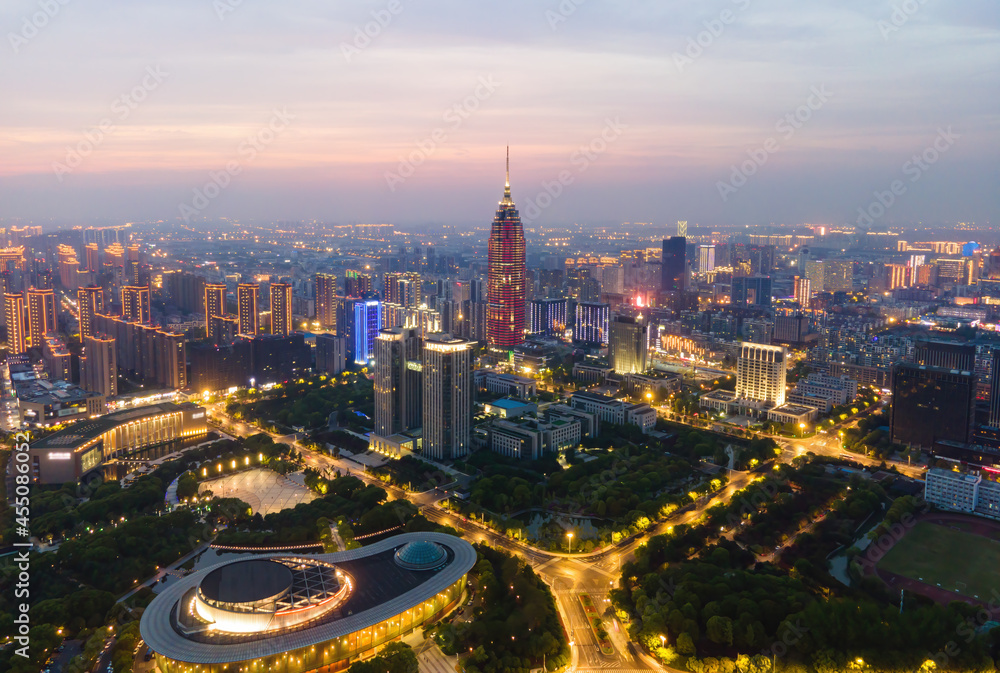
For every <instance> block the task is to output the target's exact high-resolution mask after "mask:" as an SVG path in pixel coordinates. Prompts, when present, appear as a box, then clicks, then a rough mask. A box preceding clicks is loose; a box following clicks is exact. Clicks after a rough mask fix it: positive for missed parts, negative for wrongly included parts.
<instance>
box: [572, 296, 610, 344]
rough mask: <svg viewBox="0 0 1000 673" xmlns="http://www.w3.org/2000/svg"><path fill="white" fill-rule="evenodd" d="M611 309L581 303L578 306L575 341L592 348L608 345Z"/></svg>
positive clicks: (593, 303) (597, 304) (592, 303)
mask: <svg viewBox="0 0 1000 673" xmlns="http://www.w3.org/2000/svg"><path fill="white" fill-rule="evenodd" d="M610 312H611V307H610V306H608V305H607V304H601V303H598V302H589V301H581V302H579V303H577V305H576V325H575V326H574V328H573V340H574V341H579V342H580V343H585V344H590V345H592V346H600V345H606V344H607V343H608V318H609V315H610Z"/></svg>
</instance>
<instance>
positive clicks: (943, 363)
mask: <svg viewBox="0 0 1000 673" xmlns="http://www.w3.org/2000/svg"><path fill="white" fill-rule="evenodd" d="M913 361H914V363H916V364H918V365H924V366H927V367H941V368H944V369H959V370H962V371H969V372H971V371H975V369H976V347H975V345H973V344H965V343H956V342H951V341H918V342H917V343H916V344H914V347H913Z"/></svg>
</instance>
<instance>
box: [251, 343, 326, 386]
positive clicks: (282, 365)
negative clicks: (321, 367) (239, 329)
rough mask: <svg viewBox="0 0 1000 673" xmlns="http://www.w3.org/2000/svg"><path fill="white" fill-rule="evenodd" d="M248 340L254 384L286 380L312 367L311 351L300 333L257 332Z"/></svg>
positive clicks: (304, 372)
mask: <svg viewBox="0 0 1000 673" xmlns="http://www.w3.org/2000/svg"><path fill="white" fill-rule="evenodd" d="M250 343H251V357H252V361H253V371H252V372H251V373H252V375H253V378H254V379H255V381H256V385H260V384H262V383H282V382H286V381H290V380H292V379H295V378H298V377H299V376H302V375H304V374H306V373H308V372H309V371H310V370H311V369H312V352H311V351H310V350H309V346H308V345H307V344H306V340H305V335H303V334H302V333H301V332H295V333H293V334H289V335H287V336H285V335H281V334H258V335H257V336H255V337H254V338H253V339H250Z"/></svg>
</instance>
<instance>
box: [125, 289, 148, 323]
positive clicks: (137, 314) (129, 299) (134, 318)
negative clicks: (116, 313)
mask: <svg viewBox="0 0 1000 673" xmlns="http://www.w3.org/2000/svg"><path fill="white" fill-rule="evenodd" d="M150 309H151V307H150V303H149V287H147V286H145V285H141V286H132V285H129V286H126V287H123V288H122V317H123V318H125V320H127V321H128V322H137V323H142V324H143V325H148V324H149V322H150V320H151V319H152V318H151V315H150Z"/></svg>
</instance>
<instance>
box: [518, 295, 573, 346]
mask: <svg viewBox="0 0 1000 673" xmlns="http://www.w3.org/2000/svg"><path fill="white" fill-rule="evenodd" d="M566 304H567V302H566V300H565V299H534V300H532V301H531V304H530V307H531V308H530V311H529V320H528V334H529V336H533V337H560V336H562V335H563V333H564V332H565V330H566Z"/></svg>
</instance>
